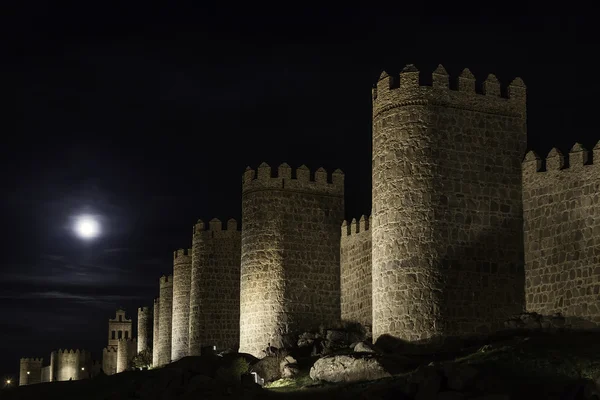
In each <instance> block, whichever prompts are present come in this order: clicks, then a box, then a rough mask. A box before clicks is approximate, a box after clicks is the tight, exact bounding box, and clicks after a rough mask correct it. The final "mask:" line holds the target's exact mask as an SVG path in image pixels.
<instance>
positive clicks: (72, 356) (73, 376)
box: [51, 349, 92, 381]
mask: <svg viewBox="0 0 600 400" xmlns="http://www.w3.org/2000/svg"><path fill="white" fill-rule="evenodd" d="M53 353H54V354H53V355H52V357H51V360H52V361H51V367H52V369H53V373H52V375H53V380H55V381H68V380H74V381H76V380H80V379H86V378H88V377H89V376H90V370H91V367H92V355H91V353H90V352H89V351H85V350H66V349H65V350H62V349H60V350H58V351H55V352H53Z"/></svg>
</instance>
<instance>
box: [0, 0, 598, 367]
mask: <svg viewBox="0 0 600 400" xmlns="http://www.w3.org/2000/svg"><path fill="white" fill-rule="evenodd" d="M15 3H18V4H19V5H15V6H12V7H18V9H17V8H12V9H10V8H8V6H6V5H3V8H5V7H6V8H5V9H4V10H3V12H2V17H0V18H1V20H0V29H1V34H2V39H1V40H2V50H1V51H2V53H1V54H2V57H1V59H0V60H1V61H0V72H1V80H2V85H1V91H2V96H3V97H4V101H3V104H4V105H3V106H2V109H3V113H2V115H3V117H2V130H1V131H2V139H1V140H2V145H1V146H0V162H1V163H2V168H1V169H0V171H1V177H0V178H1V179H0V184H1V185H2V196H0V210H1V218H2V223H3V235H2V236H3V240H1V241H0V243H1V253H0V315H2V317H1V319H0V376H3V375H4V374H9V373H10V374H12V375H13V376H15V377H16V375H17V373H18V364H19V358H20V357H34V356H35V357H44V358H45V359H48V357H49V354H50V351H51V350H52V349H56V348H85V349H88V350H91V351H92V352H93V353H94V355H95V358H97V359H99V358H100V356H101V349H102V347H104V346H105V345H106V339H107V319H108V318H109V317H111V315H112V314H113V313H114V310H115V309H116V308H117V307H119V306H121V307H125V308H126V310H127V311H128V313H129V314H130V315H133V316H134V317H135V311H136V308H137V307H138V306H151V305H152V299H153V298H154V297H156V296H157V294H158V279H159V277H160V275H161V274H165V273H171V271H172V251H173V250H175V249H177V248H181V247H190V245H191V233H192V225H193V224H194V222H195V221H196V220H197V219H199V218H200V219H203V220H204V221H208V220H210V219H211V218H214V217H217V218H220V219H221V220H223V221H224V220H226V219H228V218H232V217H233V218H236V219H238V220H239V219H240V218H241V209H240V207H241V175H242V173H243V171H244V169H245V167H246V166H247V165H250V166H252V167H256V166H258V164H259V163H260V162H262V161H266V162H267V163H269V164H270V165H272V166H277V165H279V164H280V163H282V162H287V163H288V164H290V165H291V166H292V167H297V166H299V165H301V164H303V163H304V164H306V165H307V166H308V167H310V168H311V169H312V170H315V169H317V168H318V167H321V166H323V167H325V168H326V169H327V170H328V171H329V172H331V171H332V170H333V169H335V168H341V169H342V170H343V171H344V172H345V173H346V205H347V206H346V216H347V218H352V217H359V216H360V215H362V214H368V213H370V208H371V205H370V203H371V195H370V185H371V178H370V167H371V158H370V157H371V86H372V85H373V84H374V83H375V81H376V79H377V77H378V76H379V74H380V72H381V71H382V70H383V69H387V70H388V71H390V72H394V71H397V70H399V69H401V68H402V67H403V66H404V65H405V64H407V63H414V64H416V66H417V67H418V68H419V69H421V70H426V71H431V70H433V69H434V68H435V67H436V65H437V64H438V63H442V64H443V65H444V66H445V67H446V68H447V70H448V71H449V72H450V74H451V75H453V76H456V75H457V74H458V73H459V72H460V71H461V70H462V69H463V68H465V67H468V68H470V69H471V71H472V72H473V73H474V74H475V75H476V76H477V78H478V79H479V80H482V79H483V78H485V76H486V75H487V73H495V74H496V75H497V76H498V78H499V79H500V80H501V82H503V83H505V84H507V83H508V82H510V80H512V79H513V78H514V77H515V76H521V77H522V78H523V79H524V81H525V83H526V84H527V86H528V92H529V94H528V131H529V137H528V143H529V145H528V146H529V148H530V149H535V150H538V151H539V152H540V154H542V155H545V154H547V152H548V151H549V150H550V148H551V147H553V146H557V147H559V148H560V149H562V150H564V151H568V149H569V148H570V147H571V145H572V144H573V143H574V142H575V141H576V140H578V141H581V142H582V143H583V144H584V145H586V146H588V147H589V146H590V145H592V146H593V144H595V142H596V141H597V140H598V139H600V133H598V129H597V123H596V119H597V115H596V114H597V108H596V107H595V105H594V103H593V102H592V96H594V97H595V93H596V91H595V90H593V89H592V88H591V86H590V85H591V84H595V82H594V81H593V80H594V79H595V78H594V76H595V75H594V74H595V66H594V64H593V63H592V61H591V60H592V57H594V56H595V54H593V53H594V52H596V50H594V49H595V47H594V46H595V44H594V43H593V42H592V35H591V32H592V29H591V27H589V26H587V24H586V21H585V19H584V18H583V17H543V18H542V17H510V18H509V17H505V16H499V15H498V13H497V12H496V10H485V12H484V13H483V15H485V17H476V16H469V17H441V16H440V17H432V16H429V17H418V16H407V15H403V14H401V13H400V12H396V11H394V10H393V9H390V8H385V7H379V8H377V9H373V10H369V9H356V10H344V9H340V8H337V9H331V10H302V9H289V10H285V9H283V8H282V9H281V10H275V9H271V10H258V9H249V8H246V9H244V8H235V7H229V8H223V9H215V8H213V9H200V8H190V7H187V6H186V7H184V6H179V8H175V7H174V6H171V7H166V8H162V9H158V8H157V9H149V8H148V6H147V5H146V6H135V7H134V6H127V5H123V4H125V3H127V4H133V3H130V2H122V3H121V4H119V5H118V6H116V7H109V6H100V4H103V5H104V4H106V3H105V2H102V3H100V2H99V3H98V4H99V5H98V6H91V5H90V4H93V2H79V3H85V6H84V5H81V6H79V7H81V8H73V7H70V8H57V7H56V6H55V5H52V3H55V2H37V3H35V2H29V3H26V2H15ZM173 3H175V2H173ZM198 3H200V2H198ZM286 7H291V6H290V5H286ZM592 107H593V108H592ZM81 213H91V214H96V215H98V216H99V217H100V218H101V221H102V226H103V234H102V236H101V237H99V238H98V239H97V240H94V241H83V240H81V239H79V238H77V237H75V236H74V235H73V232H72V229H71V223H72V218H73V217H75V216H77V215H79V214H81Z"/></svg>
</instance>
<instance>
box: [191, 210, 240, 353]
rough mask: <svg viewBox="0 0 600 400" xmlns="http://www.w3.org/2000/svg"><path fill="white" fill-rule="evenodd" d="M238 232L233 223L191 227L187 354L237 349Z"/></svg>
mask: <svg viewBox="0 0 600 400" xmlns="http://www.w3.org/2000/svg"><path fill="white" fill-rule="evenodd" d="M240 262H241V232H240V231H239V230H238V229H237V221H236V220H234V219H230V220H229V221H227V229H225V230H224V229H223V226H222V223H221V221H220V220H218V219H216V218H215V219H213V220H211V221H210V222H209V224H208V227H207V226H206V225H205V224H204V222H202V221H198V222H197V223H196V224H195V225H194V235H193V240H192V279H191V281H192V286H191V292H190V319H189V332H190V333H189V335H190V336H189V341H190V342H189V354H190V355H195V356H198V355H200V353H201V348H202V347H205V346H209V347H211V348H212V347H213V346H216V347H217V349H219V350H221V349H231V350H237V349H238V347H239V332H240Z"/></svg>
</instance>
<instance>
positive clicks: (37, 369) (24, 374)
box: [19, 358, 44, 386]
mask: <svg viewBox="0 0 600 400" xmlns="http://www.w3.org/2000/svg"><path fill="white" fill-rule="evenodd" d="M43 360H44V359H43V358H21V360H20V363H19V386H25V385H33V384H35V383H40V382H41V381H42V362H43Z"/></svg>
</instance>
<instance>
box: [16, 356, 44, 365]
mask: <svg viewBox="0 0 600 400" xmlns="http://www.w3.org/2000/svg"><path fill="white" fill-rule="evenodd" d="M43 362H44V359H43V358H35V357H31V358H28V357H23V358H21V363H27V364H36V363H39V364H41V363H43Z"/></svg>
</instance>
